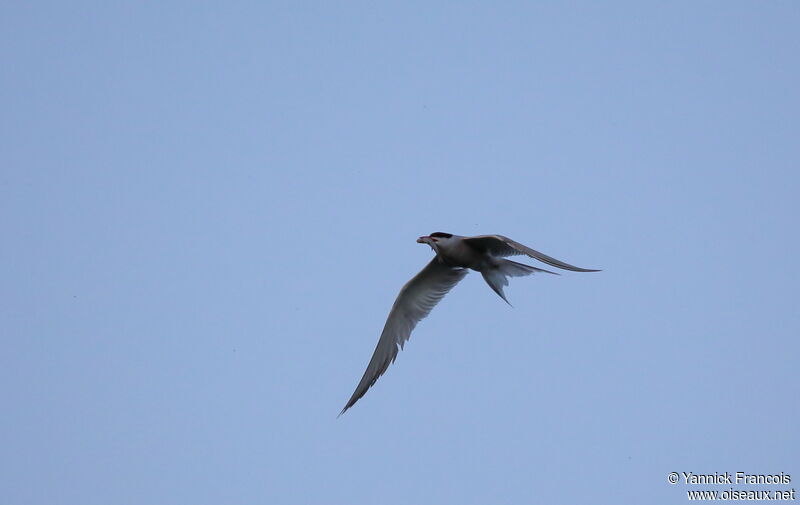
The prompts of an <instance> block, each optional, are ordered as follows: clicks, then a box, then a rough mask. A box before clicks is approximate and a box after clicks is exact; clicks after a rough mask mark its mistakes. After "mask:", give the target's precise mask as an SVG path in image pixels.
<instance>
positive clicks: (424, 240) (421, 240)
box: [417, 236, 430, 244]
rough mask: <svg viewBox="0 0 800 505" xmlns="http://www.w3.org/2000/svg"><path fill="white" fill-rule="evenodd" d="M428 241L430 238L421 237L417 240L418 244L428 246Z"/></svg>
mask: <svg viewBox="0 0 800 505" xmlns="http://www.w3.org/2000/svg"><path fill="white" fill-rule="evenodd" d="M428 239H430V237H428V236H425V237H420V238H418V239H417V244H426V243H427V242H428Z"/></svg>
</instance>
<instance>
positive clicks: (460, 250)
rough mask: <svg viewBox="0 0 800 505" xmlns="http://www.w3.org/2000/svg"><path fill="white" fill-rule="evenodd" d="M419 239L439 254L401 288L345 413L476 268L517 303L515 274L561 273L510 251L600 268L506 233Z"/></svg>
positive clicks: (561, 264) (563, 265) (547, 260)
mask: <svg viewBox="0 0 800 505" xmlns="http://www.w3.org/2000/svg"><path fill="white" fill-rule="evenodd" d="M417 242H418V243H420V244H428V245H429V246H430V247H431V249H433V252H435V253H436V256H434V258H433V259H432V260H431V261H430V263H428V264H427V265H425V268H423V269H422V270H421V271H420V272H419V273H418V274H417V275H415V276H414V278H412V279H411V280H410V281H408V282H407V283H406V285H405V286H403V288H402V289H401V290H400V294H398V295H397V299H396V300H395V301H394V305H392V310H391V311H390V312H389V317H388V318H387V319H386V324H385V325H384V327H383V332H381V337H380V339H378V345H377V346H376V347H375V352H374V353H373V354H372V359H370V360H369V364H368V365H367V370H366V371H365V372H364V376H363V377H362V378H361V381H360V382H359V383H358V386H356V390H355V392H353V396H351V397H350V400H348V402H347V404H346V405H345V406H344V408H343V409H342V411H341V412H340V413H339V415H340V416H341V415H342V414H344V413H345V411H347V409H349V408H350V407H352V406H353V405H354V404H355V403H356V402H357V401H358V400H359V399H360V398H361V397H362V396H364V394H365V393H366V392H367V390H368V389H369V388H371V387H372V386H373V384H375V381H377V380H378V378H379V377H380V376H381V375H383V373H384V372H386V369H387V368H389V365H391V364H392V363H394V360H395V359H396V358H397V353H398V346H399V348H400V349H402V348H403V346H404V345H405V343H406V341H408V339H409V337H411V332H412V331H413V330H414V327H415V326H416V325H417V323H418V322H420V321H421V320H422V319H424V318H425V317H427V316H428V314H430V312H431V310H432V309H433V307H434V306H436V304H437V303H439V300H441V299H442V298H444V295H446V294H447V293H448V292H449V291H450V290H451V289H453V287H454V286H455V285H456V284H458V281H460V280H461V279H463V278H464V276H465V275H467V273H468V272H469V271H470V270H475V271H476V272H480V273H481V275H482V276H483V279H484V280H485V281H486V283H487V284H488V285H489V287H490V288H492V290H494V292H495V293H497V294H498V295H500V298H502V299H503V300H504V301H505V302H506V303H508V304H509V305H511V304H510V303H509V302H508V300H507V299H506V295H505V293H503V287H504V286H508V278H509V277H523V276H526V275H531V274H533V273H536V272H545V273H549V274H555V275H558V274H557V273H556V272H551V271H550V270H544V269H542V268H536V267H532V266H530V265H523V264H522V263H517V262H515V261H511V260H508V259H505V258H506V257H507V256H518V255H527V256H530V257H531V258H534V259H536V260H539V261H541V262H543V263H547V264H548V265H551V266H554V267H557V268H561V269H563V270H572V271H573V272H599V270H590V269H588V268H578V267H576V266H573V265H570V264H567V263H564V262H563V261H559V260H557V259H555V258H551V257H550V256H547V255H546V254H542V253H540V252H539V251H535V250H533V249H531V248H530V247H527V246H524V245H522V244H520V243H519V242H515V241H513V240H511V239H510V238H508V237H504V236H502V235H478V236H475V237H462V236H459V235H453V234H450V233H443V232H440V231H437V232H436V233H431V234H430V235H426V236H424V237H420V238H418V239H417Z"/></svg>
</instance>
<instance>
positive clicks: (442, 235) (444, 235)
mask: <svg viewBox="0 0 800 505" xmlns="http://www.w3.org/2000/svg"><path fill="white" fill-rule="evenodd" d="M430 236H431V237H435V238H450V237H452V236H453V235H452V234H450V233H444V232H441V231H437V232H434V233H431V235H430Z"/></svg>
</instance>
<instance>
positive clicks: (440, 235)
mask: <svg viewBox="0 0 800 505" xmlns="http://www.w3.org/2000/svg"><path fill="white" fill-rule="evenodd" d="M451 238H453V235H452V234H450V233H444V232H441V231H437V232H434V233H431V234H430V235H425V236H423V237H420V238H418V239H417V243H419V244H428V245H429V246H431V247H432V248H433V249H434V250H435V249H436V245H438V244H441V243H447V242H448V241H449V240H450V239H451Z"/></svg>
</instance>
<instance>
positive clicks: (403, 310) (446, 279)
mask: <svg viewBox="0 0 800 505" xmlns="http://www.w3.org/2000/svg"><path fill="white" fill-rule="evenodd" d="M467 272H468V270H467V269H466V268H456V267H451V266H448V265H446V264H444V263H442V262H441V261H439V258H438V256H437V257H434V258H433V259H432V260H431V262H430V263H428V264H427V265H426V266H425V268H423V269H422V270H421V271H420V272H419V273H418V274H417V275H415V276H414V278H413V279H411V280H410V281H408V283H406V285H405V286H403V289H401V290H400V294H399V295H397V300H395V301H394V305H392V310H391V312H389V317H388V318H387V319H386V324H385V325H384V327H383V332H382V333H381V338H380V339H379V340H378V345H377V346H376V347H375V352H374V353H373V354H372V359H370V360H369V365H367V370H366V371H365V372H364V376H363V377H362V378H361V382H359V383H358V386H357V387H356V390H355V392H354V393H353V396H351V397H350V400H349V401H348V402H347V405H345V406H344V408H343V409H342V411H341V412H340V413H339V415H342V414H344V412H345V411H346V410H347V409H349V408H350V407H352V406H353V405H354V404H355V403H356V402H357V401H358V400H359V399H360V398H361V397H362V396H364V393H366V392H367V390H368V389H369V388H371V387H372V385H373V384H375V381H377V380H378V378H379V377H380V376H381V375H383V373H384V372H385V371H386V369H387V368H389V365H391V364H392V363H394V360H395V359H396V358H397V353H398V346H399V347H400V349H402V348H403V345H405V343H406V341H407V340H408V339H409V337H410V336H411V331H412V330H413V329H414V327H415V326H416V325H417V323H418V322H419V321H421V320H422V319H424V318H425V317H426V316H427V315H428V314H430V312H431V310H432V309H433V307H435V306H436V304H437V303H439V300H441V299H442V298H444V295H446V294H447V292H448V291H450V290H451V289H453V286H455V285H456V284H458V281H460V280H461V279H463V278H464V276H465V275H467Z"/></svg>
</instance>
